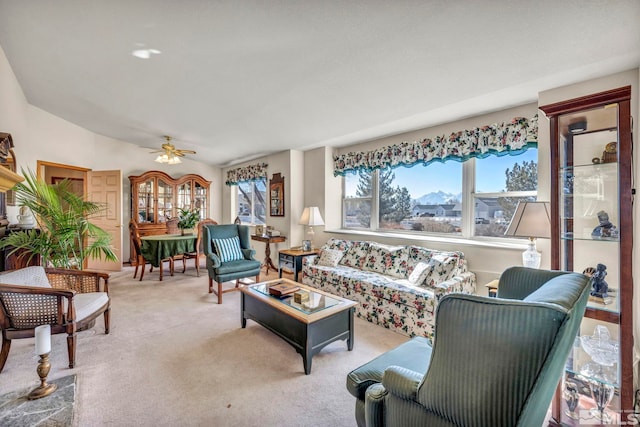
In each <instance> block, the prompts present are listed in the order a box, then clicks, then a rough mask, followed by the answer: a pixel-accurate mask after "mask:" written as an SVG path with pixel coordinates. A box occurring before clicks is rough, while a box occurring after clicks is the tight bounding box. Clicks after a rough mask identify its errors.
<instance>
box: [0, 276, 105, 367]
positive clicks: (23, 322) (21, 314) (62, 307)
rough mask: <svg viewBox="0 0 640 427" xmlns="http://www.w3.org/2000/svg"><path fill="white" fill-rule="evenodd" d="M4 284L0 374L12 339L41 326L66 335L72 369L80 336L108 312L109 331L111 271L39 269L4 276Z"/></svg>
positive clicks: (1, 286) (29, 334)
mask: <svg viewBox="0 0 640 427" xmlns="http://www.w3.org/2000/svg"><path fill="white" fill-rule="evenodd" d="M0 283H1V284H0V328H2V349H1V350H0V372H2V369H3V368H4V364H5V362H6V361H7V357H8V356H9V350H10V349H11V340H13V339H20V338H32V337H33V336H35V328H36V326H39V325H51V333H52V334H61V333H66V334H67V351H68V353H69V368H73V367H74V366H75V358H76V332H78V331H82V330H84V329H88V328H92V327H93V326H94V324H95V320H96V318H97V317H99V316H100V315H102V314H103V315H104V333H105V334H108V333H109V322H110V313H111V299H110V297H109V275H108V274H106V273H99V272H96V271H87V270H84V271H81V270H66V269H54V268H46V269H45V268H44V267H41V266H34V267H27V268H23V269H20V270H13V271H11V272H9V273H5V274H2V275H0Z"/></svg>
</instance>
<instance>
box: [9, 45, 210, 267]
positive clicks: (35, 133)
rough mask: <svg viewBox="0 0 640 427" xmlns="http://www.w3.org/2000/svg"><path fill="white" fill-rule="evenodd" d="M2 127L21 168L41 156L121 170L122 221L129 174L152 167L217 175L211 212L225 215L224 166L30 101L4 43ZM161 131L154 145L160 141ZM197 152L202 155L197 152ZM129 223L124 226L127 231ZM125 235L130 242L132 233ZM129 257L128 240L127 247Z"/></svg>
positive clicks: (127, 211)
mask: <svg viewBox="0 0 640 427" xmlns="http://www.w3.org/2000/svg"><path fill="white" fill-rule="evenodd" d="M0 94H2V96H0V131H2V132H9V133H11V135H12V137H13V141H14V144H15V148H14V151H15V153H16V158H17V167H18V172H20V169H21V168H24V169H25V170H26V169H31V170H32V171H34V172H35V170H36V162H37V160H44V161H48V162H54V163H62V164H67V165H72V166H78V167H82V168H89V169H92V170H112V169H120V170H122V177H123V182H122V190H123V203H122V206H123V216H122V217H123V222H124V223H125V224H126V223H127V222H128V221H129V217H130V205H131V204H130V203H131V202H130V195H131V191H130V184H129V179H128V176H129V175H139V174H141V173H142V172H145V171H147V170H161V171H164V172H166V173H168V174H169V175H171V176H173V177H177V176H180V175H184V174H187V173H195V174H199V175H202V176H203V177H204V178H205V179H207V180H210V181H212V185H211V204H210V212H211V213H212V217H213V218H220V216H221V206H220V201H221V172H220V169H219V168H216V167H212V166H209V165H205V164H204V163H200V162H197V161H194V160H190V159H185V160H184V162H183V163H182V164H179V165H171V166H170V165H161V164H159V163H156V162H154V161H153V160H154V158H155V157H154V156H153V155H151V154H150V153H149V151H151V150H150V149H148V148H141V147H139V146H137V145H134V144H131V143H128V142H126V141H118V140H115V139H112V138H108V137H105V136H102V135H98V134H96V133H93V132H91V131H89V130H86V129H83V128H81V127H79V126H76V125H74V124H72V123H70V122H68V121H66V120H64V119H61V118H59V117H56V116H54V115H52V114H49V113H47V112H46V111H44V110H41V109H39V108H36V107H34V106H32V105H30V104H29V103H28V102H27V100H26V98H25V96H24V94H23V92H22V89H21V88H20V85H19V84H18V81H17V79H16V77H15V74H14V73H13V70H12V69H11V66H10V65H9V63H8V61H7V58H6V56H5V54H4V51H3V50H2V48H0ZM161 143H162V140H161V135H158V141H157V142H150V145H151V146H157V147H160V145H161ZM195 157H196V158H197V156H195ZM17 214H18V207H11V206H9V207H8V217H9V221H10V222H12V223H14V222H17V219H16V215H17ZM124 229H125V227H123V231H124ZM123 237H124V239H123V241H124V242H128V240H129V239H128V234H125V235H124V236H123ZM123 259H125V260H128V259H129V245H128V244H125V245H124V248H123Z"/></svg>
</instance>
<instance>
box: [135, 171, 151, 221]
mask: <svg viewBox="0 0 640 427" xmlns="http://www.w3.org/2000/svg"><path fill="white" fill-rule="evenodd" d="M136 203H137V213H138V217H137V218H136V221H137V222H138V223H150V222H153V213H154V210H153V180H152V179H150V180H148V181H144V182H141V183H139V184H138V200H137V201H136Z"/></svg>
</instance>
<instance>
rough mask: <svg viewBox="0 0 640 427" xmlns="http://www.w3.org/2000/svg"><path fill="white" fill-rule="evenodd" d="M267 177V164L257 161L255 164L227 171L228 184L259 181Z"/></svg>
mask: <svg viewBox="0 0 640 427" xmlns="http://www.w3.org/2000/svg"><path fill="white" fill-rule="evenodd" d="M266 178H267V164H266V163H257V164H255V165H249V166H243V167H241V168H235V169H230V170H228V171H227V180H226V182H225V184H227V185H238V184H239V183H241V182H249V181H257V180H260V179H266Z"/></svg>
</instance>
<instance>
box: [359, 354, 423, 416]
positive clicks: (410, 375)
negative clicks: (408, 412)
mask: <svg viewBox="0 0 640 427" xmlns="http://www.w3.org/2000/svg"><path fill="white" fill-rule="evenodd" d="M423 376H424V374H421V373H419V372H415V371H412V370H410V369H406V368H402V367H400V366H389V367H388V368H387V369H386V370H385V371H384V374H383V376H382V384H381V383H375V384H372V385H370V386H369V387H368V388H367V391H366V392H365V401H364V417H365V420H366V425H367V427H369V426H384V425H385V418H384V407H385V397H386V396H387V395H388V394H393V395H394V396H396V397H398V398H400V399H405V400H413V401H416V403H417V398H418V386H419V385H420V382H421V381H422V378H423Z"/></svg>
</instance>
